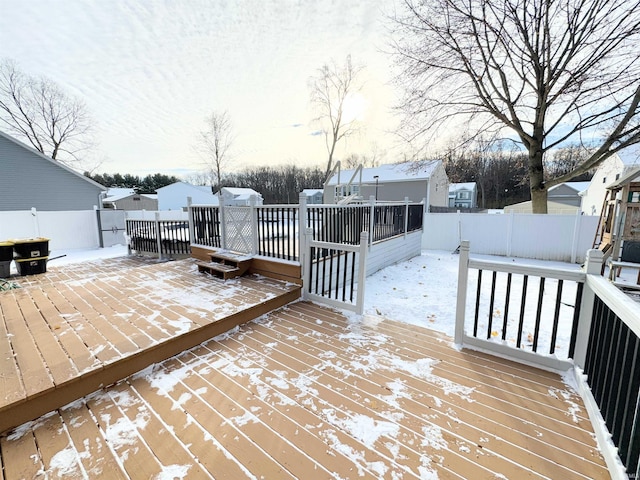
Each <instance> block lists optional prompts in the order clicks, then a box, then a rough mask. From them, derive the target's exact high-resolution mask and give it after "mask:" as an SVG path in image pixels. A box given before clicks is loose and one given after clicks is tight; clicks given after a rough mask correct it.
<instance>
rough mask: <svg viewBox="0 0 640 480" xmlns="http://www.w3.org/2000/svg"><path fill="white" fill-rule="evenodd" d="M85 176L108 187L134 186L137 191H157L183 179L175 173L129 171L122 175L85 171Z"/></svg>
mask: <svg viewBox="0 0 640 480" xmlns="http://www.w3.org/2000/svg"><path fill="white" fill-rule="evenodd" d="M84 176H85V177H89V178H90V179H91V180H93V181H94V182H98V183H99V184H100V185H104V186H105V187H108V188H133V189H134V190H135V192H136V193H156V190H157V189H158V188H162V187H166V186H167V185H171V184H172V183H175V182H179V181H181V179H180V178H178V177H176V176H174V175H164V174H162V173H154V174H153V175H147V176H146V177H139V176H137V175H130V174H128V173H126V174H124V175H121V174H119V173H114V174H110V173H96V174H91V173H89V172H84Z"/></svg>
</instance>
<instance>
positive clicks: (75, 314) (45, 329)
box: [0, 257, 299, 432]
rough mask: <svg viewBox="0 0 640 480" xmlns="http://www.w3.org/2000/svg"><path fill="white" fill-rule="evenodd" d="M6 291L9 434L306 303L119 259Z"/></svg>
mask: <svg viewBox="0 0 640 480" xmlns="http://www.w3.org/2000/svg"><path fill="white" fill-rule="evenodd" d="M12 280H13V281H14V282H16V283H18V284H20V285H21V287H22V288H19V289H15V290H10V291H7V292H1V293H0V432H2V431H4V430H6V429H8V428H10V427H13V426H15V425H18V424H20V423H22V422H25V421H27V420H31V419H33V418H36V417H38V416H40V415H42V414H44V413H47V412H49V411H51V410H52V409H54V408H58V407H61V406H63V405H65V404H67V403H69V402H71V401H73V400H76V399H78V398H80V397H82V396H84V395H87V394H89V393H91V392H93V391H95V390H96V389H98V388H100V387H102V386H104V385H110V384H112V383H114V382H117V381H118V380H121V379H123V378H125V377H126V376H128V375H130V374H132V373H134V372H137V371H139V370H141V369H143V368H145V367H147V366H149V365H151V364H152V363H155V362H159V361H163V360H166V359H167V358H170V357H172V356H173V355H175V354H177V353H180V352H182V351H184V350H186V349H189V348H191V347H193V346H195V345H199V344H200V343H202V342H204V341H206V340H209V339H210V338H212V337H213V336H215V335H217V334H220V333H222V332H225V331H227V330H229V329H230V328H233V327H234V326H236V325H238V324H240V323H244V322H246V321H248V320H251V319H253V318H256V317H258V316H259V315H262V314H264V313H267V312H269V311H271V310H272V309H274V308H277V307H279V306H282V305H285V304H287V303H289V302H291V301H292V300H294V299H296V298H298V297H299V287H298V286H297V285H292V284H287V283H285V282H281V281H277V280H271V279H267V278H264V277H260V278H258V277H256V276H248V277H243V278H240V279H235V280H230V281H227V282H226V283H225V282H223V281H221V280H218V279H215V278H213V277H211V276H209V275H205V274H200V273H198V272H197V269H196V267H195V264H194V261H193V260H181V261H176V262H168V263H158V262H156V261H154V260H149V259H144V258H135V257H132V258H120V259H113V260H105V261H100V262H91V263H87V264H75V265H69V266H65V267H60V268H55V267H53V268H51V269H49V272H47V273H46V274H44V275H36V276H32V277H19V278H14V279H12Z"/></svg>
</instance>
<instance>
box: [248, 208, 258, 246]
mask: <svg viewBox="0 0 640 480" xmlns="http://www.w3.org/2000/svg"><path fill="white" fill-rule="evenodd" d="M249 208H250V209H251V255H256V254H257V253H258V209H257V208H256V196H255V195H251V196H250V197H249Z"/></svg>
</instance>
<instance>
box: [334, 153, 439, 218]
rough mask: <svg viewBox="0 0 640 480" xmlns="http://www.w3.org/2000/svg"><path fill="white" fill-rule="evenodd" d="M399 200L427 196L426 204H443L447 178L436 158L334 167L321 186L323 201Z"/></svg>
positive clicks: (415, 200) (412, 199)
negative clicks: (365, 165) (350, 167)
mask: <svg viewBox="0 0 640 480" xmlns="http://www.w3.org/2000/svg"><path fill="white" fill-rule="evenodd" d="M371 196H373V197H375V198H376V199H377V200H378V201H382V202H389V201H393V202H399V201H403V200H404V199H405V197H408V198H409V201H411V202H421V201H423V200H424V199H425V198H426V199H428V202H429V204H430V205H434V206H440V207H446V206H447V205H448V198H449V179H448V177H447V173H446V172H445V170H444V165H443V164H442V161H440V160H421V161H416V162H405V163H396V164H389V165H381V166H379V167H374V168H359V169H353V170H342V171H340V170H338V171H337V173H335V174H334V175H332V176H331V177H330V178H329V180H327V182H326V183H325V186H324V201H325V203H338V202H341V201H343V200H345V199H347V200H348V199H349V198H353V199H362V200H368V199H369V197H371Z"/></svg>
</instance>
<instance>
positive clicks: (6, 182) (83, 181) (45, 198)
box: [0, 132, 107, 211]
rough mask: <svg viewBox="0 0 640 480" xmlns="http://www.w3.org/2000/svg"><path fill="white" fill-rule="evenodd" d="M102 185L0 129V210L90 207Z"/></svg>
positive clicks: (97, 203) (98, 204) (96, 201)
mask: <svg viewBox="0 0 640 480" xmlns="http://www.w3.org/2000/svg"><path fill="white" fill-rule="evenodd" d="M106 190H107V189H106V187H104V186H102V185H100V184H99V183H96V182H94V181H93V180H91V179H90V178H88V177H85V176H84V175H82V174H80V173H78V172H76V171H74V170H72V169H71V168H69V167H67V166H65V165H63V164H62V163H60V162H58V161H56V160H53V159H51V158H49V157H47V156H46V155H43V154H42V153H40V152H39V151H37V150H35V149H34V148H32V147H30V146H28V145H26V144H24V143H22V142H20V141H19V140H16V139H15V138H13V137H11V136H10V135H7V134H6V133H4V132H0V210H2V211H20V210H31V208H36V210H40V211H71V210H93V208H94V206H96V207H101V196H102V193H103V192H104V191H106Z"/></svg>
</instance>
